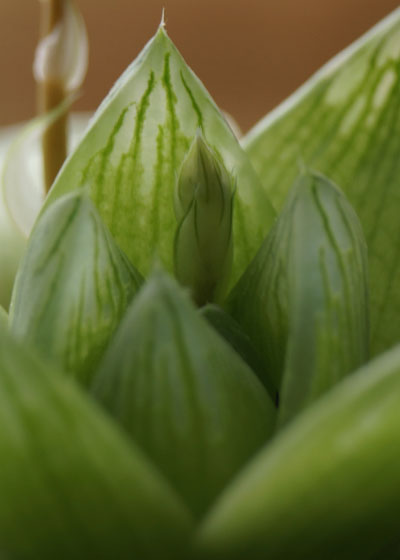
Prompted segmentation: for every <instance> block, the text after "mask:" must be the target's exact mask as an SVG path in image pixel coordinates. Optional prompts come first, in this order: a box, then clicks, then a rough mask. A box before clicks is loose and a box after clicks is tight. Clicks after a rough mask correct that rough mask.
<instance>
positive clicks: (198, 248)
mask: <svg viewBox="0 0 400 560" xmlns="http://www.w3.org/2000/svg"><path fill="white" fill-rule="evenodd" d="M234 190H235V189H234V184H233V179H232V177H231V175H230V174H229V173H228V171H227V170H226V169H225V166H224V165H223V163H222V162H221V161H220V159H219V157H218V156H217V154H216V153H214V152H213V151H212V150H211V148H210V147H209V146H208V145H207V144H206V142H205V140H204V139H203V137H202V135H201V133H200V132H198V133H197V135H196V138H195V139H194V141H193V143H192V145H191V147H190V149H189V152H188V154H187V156H186V158H185V160H184V162H183V164H182V168H181V171H180V174H179V177H178V182H177V188H176V192H175V214H176V217H177V220H178V222H179V226H178V229H177V232H176V236H175V247H174V261H175V273H176V276H177V278H178V280H179V281H180V282H181V283H182V284H183V285H184V286H187V287H189V288H190V289H191V292H192V297H193V299H194V300H195V302H196V303H197V304H198V305H204V304H205V303H207V302H213V301H218V300H220V299H221V297H222V295H223V292H224V289H225V288H226V285H227V282H228V279H229V274H230V271H231V267H232V254H233V247H232V212H233V195H234Z"/></svg>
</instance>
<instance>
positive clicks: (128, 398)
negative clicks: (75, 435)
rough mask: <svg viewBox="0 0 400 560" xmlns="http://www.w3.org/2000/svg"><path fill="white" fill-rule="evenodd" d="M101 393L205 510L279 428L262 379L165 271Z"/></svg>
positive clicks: (132, 313)
mask: <svg viewBox="0 0 400 560" xmlns="http://www.w3.org/2000/svg"><path fill="white" fill-rule="evenodd" d="M93 392H94V394H95V396H96V397H97V398H98V399H99V400H100V402H102V403H103V404H104V406H105V407H106V408H107V409H108V410H109V411H110V412H111V414H113V415H114V416H115V417H116V418H117V419H118V420H119V421H120V422H121V423H122V425H123V426H124V427H125V429H126V430H127V431H128V432H129V433H130V434H131V435H132V437H133V439H134V441H135V442H137V443H138V444H139V445H140V446H141V447H142V448H143V449H144V451H145V452H146V453H147V454H148V455H149V457H151V458H152V459H153V460H154V462H155V464H157V465H158V467H159V468H160V469H161V470H162V471H163V472H164V473H165V475H166V476H167V477H168V479H169V480H170V481H171V484H173V486H174V487H175V488H176V489H177V491H178V492H179V493H180V494H181V495H182V496H183V498H184V499H185V500H186V502H187V503H188V504H189V505H190V507H191V509H192V510H193V511H194V512H195V513H196V514H201V513H204V511H205V509H206V508H207V507H208V506H209V504H210V503H211V502H212V501H213V500H214V499H215V497H216V496H217V495H218V493H219V492H220V491H221V490H222V488H223V487H224V486H225V485H226V483H227V482H228V481H229V479H230V478H231V477H232V476H233V474H235V473H236V472H237V471H238V469H239V468H240V467H241V466H242V465H243V464H244V463H245V462H246V460H247V459H248V458H249V457H250V456H252V455H253V454H254V452H255V451H256V450H257V449H258V448H260V447H261V446H262V445H263V444H264V443H265V441H266V440H267V439H268V437H269V436H270V435H271V433H272V430H273V428H274V424H275V409H274V406H273V403H272V401H271V399H270V398H269V396H268V394H267V392H266V391H265V389H264V388H263V386H262V385H261V383H260V382H259V381H258V379H257V378H256V376H255V375H254V374H253V373H252V372H251V370H250V369H249V368H248V367H247V366H246V364H245V363H244V362H243V361H242V360H241V359H240V358H239V357H238V356H237V355H236V353H235V352H234V351H233V350H232V349H231V348H229V346H228V345H227V344H226V343H225V342H224V341H223V340H222V338H220V337H219V335H218V334H217V333H215V332H214V331H213V330H212V329H211V327H209V326H208V324H207V323H206V321H204V319H203V318H202V317H201V316H199V314H198V313H197V312H196V309H195V308H194V307H193V305H192V304H191V302H190V301H189V298H188V297H187V296H186V294H182V293H181V288H179V286H178V285H177V284H176V283H175V281H173V280H172V279H171V278H169V277H168V276H167V275H166V274H162V273H160V272H157V273H156V274H155V275H153V276H152V277H151V278H150V279H149V280H148V282H147V283H146V285H145V286H144V288H143V289H142V290H141V292H140V293H139V294H138V296H137V298H136V299H135V300H134V301H133V303H132V305H131V307H130V308H129V309H128V311H127V314H126V316H125V318H124V319H123V322H122V323H121V326H120V327H119V329H118V331H117V333H116V335H115V337H114V339H113V341H112V343H111V346H110V347H109V349H108V351H107V353H106V355H105V358H104V361H103V363H102V365H101V367H100V370H99V372H98V374H97V375H96V377H95V378H94V383H93Z"/></svg>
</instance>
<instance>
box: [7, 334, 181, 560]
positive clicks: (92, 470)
mask: <svg viewBox="0 0 400 560" xmlns="http://www.w3.org/2000/svg"><path fill="white" fill-rule="evenodd" d="M0 453H1V465H0V493H1V496H2V499H1V501H0V554H1V557H2V558H21V559H22V558H24V559H25V558H27V559H28V558H34V559H38V558H41V559H43V560H50V559H53V558H60V559H65V560H67V559H68V560H70V559H71V558H77V559H81V560H87V559H88V558H99V559H104V560H105V559H109V558H116V559H119V560H124V559H126V558H128V557H130V556H131V555H134V556H136V555H137V557H139V558H144V559H148V560H153V559H154V558H159V557H160V556H162V557H163V558H170V559H171V560H172V559H175V558H179V557H180V551H181V550H184V548H185V546H186V544H185V543H187V541H188V537H189V535H190V532H191V530H192V521H191V516H190V514H189V513H188V511H187V510H186V508H185V506H184V505H182V503H181V502H180V500H179V498H178V497H177V496H176V494H175V493H174V492H173V490H172V489H171V488H170V487H169V486H168V485H167V484H166V483H165V481H164V479H163V478H162V477H161V476H160V475H159V474H158V472H157V470H156V468H155V467H154V466H153V465H152V464H151V463H150V462H149V461H148V460H147V458H146V457H145V456H144V455H143V454H142V453H141V452H140V451H139V449H138V448H137V447H136V446H135V445H134V444H133V443H132V442H128V441H127V438H124V437H123V436H122V434H121V433H120V431H119V430H118V428H117V427H116V426H114V425H112V422H111V421H110V420H109V419H107V418H106V417H105V416H104V415H103V413H102V412H101V411H100V410H99V409H98V408H97V407H96V406H95V405H94V403H91V402H90V401H89V400H88V399H87V398H85V396H84V395H83V393H81V391H80V389H79V388H78V387H77V386H75V384H74V382H73V381H72V380H70V379H67V378H65V376H63V375H62V374H61V373H60V372H58V371H55V370H54V369H52V368H50V367H49V366H47V365H44V364H43V363H42V362H41V361H40V360H39V359H38V358H37V357H36V356H35V355H34V354H32V353H31V352H28V351H27V350H26V349H25V347H24V346H23V345H20V344H17V343H16V342H15V341H14V340H13V339H12V338H11V337H10V336H9V335H6V334H5V333H4V332H1V333H0Z"/></svg>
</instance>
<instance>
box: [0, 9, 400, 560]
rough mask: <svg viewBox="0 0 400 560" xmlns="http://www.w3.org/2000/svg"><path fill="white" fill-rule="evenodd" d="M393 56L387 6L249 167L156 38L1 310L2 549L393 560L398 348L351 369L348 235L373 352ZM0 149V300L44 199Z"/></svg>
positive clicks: (293, 108) (361, 333)
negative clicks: (2, 162) (1, 168)
mask: <svg viewBox="0 0 400 560" xmlns="http://www.w3.org/2000/svg"><path fill="white" fill-rule="evenodd" d="M65 2H67V3H70V2H71V0H65ZM61 3H62V2H61ZM48 4H49V6H50V3H48ZM60 14H61V17H62V13H61V12H60ZM78 58H79V57H78ZM399 65H400V11H399V10H398V11H397V12H395V13H394V14H393V15H392V16H391V18H389V19H388V20H387V21H386V22H384V23H383V24H382V25H381V26H379V27H378V28H377V29H376V30H374V31H372V32H371V33H370V34H369V35H368V36H366V37H365V38H364V39H362V41H361V42H359V43H358V44H356V45H355V46H354V47H352V48H351V49H350V50H349V51H348V52H347V53H346V54H344V55H343V56H342V57H340V58H339V59H337V61H336V62H335V63H333V65H331V66H329V67H328V68H327V69H325V70H323V71H322V73H321V74H319V75H318V76H317V77H316V78H315V79H314V80H313V81H312V82H311V83H310V84H309V85H308V86H306V88H305V89H303V91H302V93H300V94H298V95H296V96H295V97H294V98H293V99H292V100H291V101H289V102H288V103H287V104H286V105H285V106H283V107H282V108H281V109H279V110H278V112H277V113H274V114H273V115H272V116H271V117H269V118H268V119H267V120H266V121H264V123H262V124H261V125H260V127H259V128H257V129H256V130H255V131H254V132H253V133H251V134H250V136H249V137H248V138H247V139H246V140H245V142H244V145H245V147H246V149H247V151H248V154H249V156H248V155H247V154H246V153H245V152H244V151H243V149H242V148H241V147H240V145H239V144H238V142H237V140H236V139H235V137H234V136H233V134H232V132H231V130H230V128H229V126H228V125H227V124H226V121H225V119H224V118H223V117H222V115H221V113H220V112H219V110H218V109H217V108H216V106H215V105H214V103H213V102H212V101H211V99H210V97H209V95H208V94H207V92H206V91H205V89H204V87H203V86H202V85H201V84H200V82H199V81H198V80H197V78H195V77H194V75H193V74H192V73H191V71H190V70H189V69H188V68H187V66H186V65H185V63H184V61H183V59H182V58H181V56H180V55H179V54H178V52H177V50H176V49H175V47H174V46H173V44H172V43H171V41H170V40H169V38H168V37H167V35H166V32H165V29H164V25H163V24H162V25H161V27H160V29H159V30H158V32H157V33H156V35H155V37H154V39H152V41H150V43H149V44H148V45H147V47H146V48H145V49H144V51H143V52H142V53H141V55H140V56H139V58H138V59H137V60H136V61H135V62H134V63H133V65H132V66H131V67H130V68H129V69H128V70H127V72H126V73H125V74H124V75H123V77H122V78H121V79H120V80H119V81H118V82H117V84H116V86H115V87H114V89H113V90H112V92H111V93H110V95H109V96H108V97H107V98H106V100H105V101H104V102H103V104H102V106H101V107H100V109H99V110H98V112H97V113H96V115H95V116H94V118H93V120H92V123H91V125H90V126H89V129H88V131H87V132H86V134H85V136H84V137H83V139H82V141H81V143H80V144H79V146H78V147H77V149H76V150H75V151H74V152H73V153H72V155H71V156H70V158H69V159H68V160H67V162H66V163H65V166H64V168H63V169H62V170H61V171H60V174H59V175H58V178H57V179H56V181H55V184H54V185H53V188H52V190H51V192H50V195H49V197H48V198H47V201H46V203H45V205H44V208H43V211H42V214H41V216H40V217H39V220H38V221H37V222H36V225H35V226H34V229H33V232H32V234H31V235H30V238H29V241H28V244H27V248H26V253H25V256H24V258H23V260H22V262H21V265H20V269H19V272H18V278H17V281H16V283H15V286H14V292H13V299H12V305H11V308H10V318H9V319H8V316H7V314H6V312H4V311H3V308H2V307H0V495H1V500H0V557H1V558H7V560H39V559H40V560H53V559H54V558H60V559H65V560H67V559H68V560H69V559H70V558H78V559H82V560H83V559H85V560H86V559H91V558H96V559H97V558H98V559H100V560H101V559H103V558H104V560H105V559H106V558H107V559H108V558H115V559H117V560H118V559H121V560H125V559H126V558H135V559H136V558H138V559H141V560H155V559H157V560H158V559H159V558H161V557H162V558H164V557H165V558H167V559H168V558H170V559H171V560H172V559H174V560H194V559H196V560H239V559H242V558H246V559H247V558H249V559H251V560H264V559H266V558H268V559H275V560H279V559H282V560H286V559H288V558H289V559H299V560H301V559H307V560H309V559H315V560H320V559H324V560H325V559H326V560H336V559H337V558H340V559H342V558H343V559H345V560H346V559H348V560H350V559H351V560H390V559H392V558H393V559H396V558H397V559H398V558H399V544H400V540H399V531H398V525H399V523H398V510H399V508H400V490H399V488H400V485H399V481H398V479H399V474H398V473H399V471H400V451H399V446H398V439H399V438H398V434H399V432H400V413H399V410H400V409H399V395H400V346H398V347H397V348H396V349H395V350H393V351H392V352H388V353H387V354H386V355H382V356H381V357H379V358H377V359H375V361H373V362H371V363H369V364H368V365H366V366H362V367H360V369H359V370H358V372H354V370H355V369H356V368H358V367H359V366H360V364H362V363H363V362H364V361H366V360H367V359H368V345H369V341H368V313H369V301H368V289H367V282H368V279H367V276H368V274H367V263H366V261H367V254H366V253H367V251H366V247H365V241H364V236H363V232H362V227H361V226H363V227H364V228H365V232H366V237H367V242H368V244H369V246H370V254H371V258H372V261H371V263H372V281H371V285H370V289H371V296H372V319H373V324H372V344H373V351H374V352H377V351H379V349H380V348H384V347H386V346H389V345H390V344H392V343H393V342H394V341H396V340H398V339H399V334H400V327H399V326H398V321H397V319H398V314H399V313H398V312H399V308H400V296H399V294H397V292H396V290H395V288H394V286H395V285H396V282H397V269H398V260H399V259H398V254H397V253H398V246H397V245H398V244H399V238H398V232H399V226H398V214H399V212H398V210H399V208H398V206H399V205H398V202H399V197H398V195H397V188H398V186H400V184H399V185H398V175H399V172H400V164H399V158H398V155H399V153H398V152H399V151H400V144H399V140H398V138H399V134H398V133H399V132H400V126H399V122H400V116H399V115H400V106H399V105H398V103H397V97H398V96H397V94H398V93H399V91H398V89H399V87H400V86H399V84H400V80H398V79H397V78H398V70H399V68H400V66H399ZM46 118H48V117H45V120H46ZM194 138H196V139H195V140H194V141H193V139H194ZM1 142H2V139H1V134H0V158H1V157H2V148H1ZM22 143H23V144H24V145H25V142H24V141H22ZM49 144H51V143H47V146H48V145H49ZM21 145H22V144H20V146H21ZM190 146H191V148H190ZM45 152H46V155H47V158H45V159H46V160H48V159H49V158H50V156H51V150H50V151H46V150H45ZM13 154H14V158H13V157H8V159H7V164H6V167H5V172H4V173H3V182H2V186H1V189H2V191H1V194H2V196H3V198H4V202H5V204H3V200H2V198H0V305H2V304H3V307H7V306H8V295H9V290H10V288H11V286H12V283H13V274H14V271H15V264H16V262H17V261H18V259H19V256H20V252H21V251H22V249H23V247H24V245H25V242H26V237H27V235H28V234H29V231H30V228H31V225H32V223H33V219H34V216H35V215H36V212H37V211H38V209H39V206H40V201H41V198H40V197H39V198H35V200H33V199H32V198H30V197H29V195H27V196H26V197H25V196H24V193H25V190H24V185H25V181H23V180H21V177H22V174H20V173H19V171H21V170H22V171H25V169H27V170H28V171H29V173H28V174H27V181H26V185H27V187H29V186H31V185H30V181H29V176H30V175H32V172H31V168H30V165H29V164H30V163H32V162H34V163H35V165H36V167H34V169H37V163H38V160H37V159H35V158H33V160H32V161H31V158H32V151H31V150H30V149H29V150H28V156H29V157H28V156H27V157H28V159H26V158H25V157H23V150H20V151H18V150H15V148H14V149H12V150H11V156H12V155H13ZM199 155H200V156H201V157H199ZM194 156H195V157H194ZM299 156H300V157H299ZM249 157H250V158H251V160H252V161H253V163H254V165H255V167H256V168H257V170H258V171H259V172H260V175H261V179H262V181H263V183H264V187H263V186H262V183H261V181H260V179H259V178H258V176H257V175H256V172H255V171H254V168H253V166H252V164H251V163H250V159H249ZM299 161H300V162H301V161H303V168H304V170H303V171H302V172H301V173H300V176H299V178H298V179H297V180H296V182H295V185H294V188H293V190H292V191H291V193H290V194H289V196H288V197H287V195H288V192H289V187H290V185H291V184H292V182H293V180H294V178H295V175H297V174H298V170H297V168H298V162H299ZM50 163H54V162H50ZM25 164H26V165H25ZM309 169H316V170H317V171H309ZM318 170H319V171H318ZM321 170H322V171H325V173H326V174H327V175H333V177H334V178H335V179H336V180H337V181H338V183H339V187H336V186H335V185H334V184H333V183H332V182H331V180H330V179H328V178H327V177H326V176H325V175H321V173H320V171H321ZM33 175H34V176H35V177H36V178H39V183H40V185H41V182H40V177H41V174H40V173H36V172H34V173H33ZM4 178H6V180H5V179H4ZM340 187H343V189H344V191H345V192H344V194H343V192H342V191H341V190H340ZM38 192H39V194H40V196H42V194H41V193H42V191H41V190H40V189H39V191H38ZM6 195H7V196H6ZM345 195H347V196H348V197H349V198H350V200H351V201H352V202H353V203H354V206H355V207H356V210H357V212H358V213H359V215H360V217H361V225H360V223H359V221H358V218H357V216H356V214H355V213H354V211H353V209H352V208H351V206H350V204H349V202H348V201H347V199H346V198H345ZM269 196H271V197H272V198H273V200H274V202H275V204H276V206H277V208H279V210H280V214H279V216H278V217H277V220H276V222H274V211H273V210H272V208H271V205H270V203H269ZM286 197H287V198H286ZM32 200H33V204H31V203H32ZM285 200H286V201H285ZM231 225H232V230H231V229H230V228H231ZM21 232H23V235H22V236H21ZM231 232H232V235H231ZM19 241H20V243H19ZM232 254H233V273H232V274H231V277H230V279H228V278H227V277H228V273H229V269H230V266H231V256H232ZM126 255H127V256H126ZM155 257H158V259H156V260H161V263H162V266H161V267H160V266H159V269H157V270H156V271H155V272H154V273H153V274H150V275H149V271H150V270H151V269H152V262H153V261H154V259H155ZM174 259H175V260H174ZM13 267H14V268H13ZM135 267H138V268H135ZM165 268H166V269H167V270H168V272H165V271H162V272H161V271H160V270H163V269H165ZM173 269H175V276H176V278H177V279H178V281H180V282H181V283H183V284H185V285H186V287H187V288H186V289H187V292H185V289H184V288H182V287H181V286H179V285H178V283H177V282H176V280H173V279H172V278H171V277H170V275H169V273H170V272H172V270H173ZM137 270H140V271H141V273H143V275H142V274H141V273H139V272H137ZM229 283H230V284H229ZM226 284H229V289H230V296H229V298H228V300H225V299H224V287H225V288H227V287H228V286H227V285H226ZM205 288H206V289H205ZM225 293H226V292H225ZM190 296H192V301H191V300H190ZM210 300H212V301H214V303H215V301H217V302H218V301H219V303H220V305H221V307H217V306H216V305H209V304H208V305H207V306H206V307H205V308H203V309H196V307H195V306H194V303H196V304H197V306H201V305H202V304H204V303H206V302H207V303H208V302H209V301H210ZM232 315H233V317H232ZM18 339H19V340H18ZM28 347H30V348H28ZM344 377H346V379H343V378H344ZM77 381H78V382H77ZM278 389H279V398H280V401H279V399H277V398H276V397H277V391H278ZM268 392H269V393H270V394H269V395H268ZM271 396H272V398H271ZM288 420H290V422H288ZM276 424H278V427H279V428H280V429H279V431H278V432H277V433H272V432H273V430H274V427H275V425H276Z"/></svg>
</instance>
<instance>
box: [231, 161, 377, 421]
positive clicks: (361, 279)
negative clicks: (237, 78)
mask: <svg viewBox="0 0 400 560" xmlns="http://www.w3.org/2000/svg"><path fill="white" fill-rule="evenodd" d="M366 263H367V255H366V246H365V241H364V237H363V233H362V229H361V226H360V223H359V221H358V219H357V216H356V215H355V213H354V211H353V210H352V208H351V207H350V205H349V203H348V202H347V200H346V199H345V197H344V196H343V195H342V193H341V192H340V191H339V190H338V189H337V188H336V187H335V186H334V185H333V184H332V183H330V182H329V181H328V180H327V179H326V178H324V177H323V176H321V175H318V174H315V173H313V172H310V171H304V172H303V173H302V174H301V175H300V177H299V179H298V180H297V182H296V183H295V185H294V187H293V191H292V192H291V195H290V196H289V199H288V201H287V203H286V205H285V206H284V208H283V210H282V213H281V214H280V216H279V218H278V221H277V223H276V225H275V226H274V228H273V229H272V231H271V233H270V235H269V236H268V237H267V239H266V241H265V242H264V244H263V245H262V247H261V249H260V251H259V252H258V254H257V256H256V257H255V259H254V260H253V262H252V263H251V265H250V267H249V268H248V270H247V271H246V272H245V274H244V275H243V277H242V278H241V280H240V281H239V283H238V285H237V287H236V288H235V290H234V292H233V294H232V295H231V297H230V301H229V302H228V304H227V305H228V308H229V310H230V311H231V313H232V314H233V316H234V317H235V318H236V319H237V320H238V321H239V323H241V324H242V325H243V327H244V329H245V330H246V331H247V332H248V333H249V335H250V338H252V340H253V342H254V344H255V345H256V347H257V349H258V350H259V352H260V353H261V355H262V356H263V358H264V360H265V364H266V369H267V371H268V372H269V373H270V374H271V375H272V376H273V378H274V381H275V384H276V387H278V388H279V387H280V388H281V391H280V412H279V417H280V421H281V422H284V421H286V420H287V419H289V418H291V417H292V416H293V415H294V414H296V413H297V412H298V411H299V410H300V409H301V408H303V407H304V406H306V405H307V404H309V403H310V402H312V401H313V400H315V399H316V398H318V397H319V396H320V395H321V394H322V393H323V392H325V391H327V390H328V389H329V388H330V387H332V386H333V385H334V384H336V383H337V382H338V381H339V380H340V379H342V377H343V376H345V375H346V374H348V373H350V372H351V371H352V370H354V369H355V368H357V367H358V366H359V365H361V364H362V363H363V362H365V361H366V360H367V358H368V334H369V332H368V297H367V271H366V268H367V264H366Z"/></svg>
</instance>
